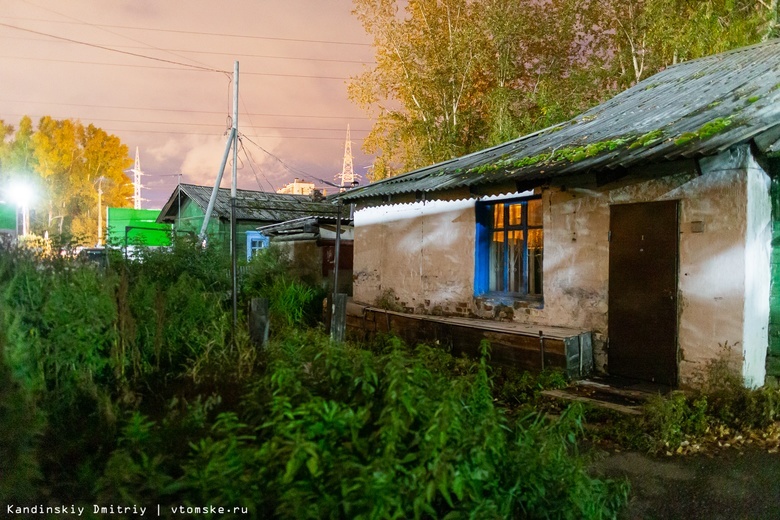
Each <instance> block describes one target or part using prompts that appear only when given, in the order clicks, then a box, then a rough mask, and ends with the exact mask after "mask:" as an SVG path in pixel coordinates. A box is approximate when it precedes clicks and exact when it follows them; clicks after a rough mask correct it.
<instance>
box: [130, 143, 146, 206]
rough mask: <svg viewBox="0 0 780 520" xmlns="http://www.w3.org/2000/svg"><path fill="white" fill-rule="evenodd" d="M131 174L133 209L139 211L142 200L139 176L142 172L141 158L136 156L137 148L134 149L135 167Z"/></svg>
mask: <svg viewBox="0 0 780 520" xmlns="http://www.w3.org/2000/svg"><path fill="white" fill-rule="evenodd" d="M130 171H131V172H133V188H134V189H133V208H135V209H141V201H142V200H143V199H142V198H141V188H142V187H143V186H141V176H142V175H143V174H144V172H143V171H142V170H141V157H140V155H139V154H138V147H137V146H136V147H135V166H134V167H133V169H132V170H130Z"/></svg>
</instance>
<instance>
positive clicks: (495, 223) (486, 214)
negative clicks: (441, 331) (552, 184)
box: [474, 197, 544, 299]
mask: <svg viewBox="0 0 780 520" xmlns="http://www.w3.org/2000/svg"><path fill="white" fill-rule="evenodd" d="M476 217H477V237H476V238H477V241H476V252H475V253H476V258H475V260H476V262H475V266H476V267H475V273H474V293H475V294H476V295H485V294H488V295H489V294H496V295H506V296H514V297H521V298H527V299H541V298H542V281H543V268H542V267H543V259H544V229H543V228H542V200H541V198H539V197H533V198H526V199H513V200H504V201H500V202H478V203H477V205H476Z"/></svg>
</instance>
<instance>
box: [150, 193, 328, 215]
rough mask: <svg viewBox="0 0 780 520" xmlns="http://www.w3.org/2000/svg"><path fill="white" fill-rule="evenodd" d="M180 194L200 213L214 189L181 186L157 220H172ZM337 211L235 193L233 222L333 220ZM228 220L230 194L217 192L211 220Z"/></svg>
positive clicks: (284, 196)
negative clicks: (331, 218)
mask: <svg viewBox="0 0 780 520" xmlns="http://www.w3.org/2000/svg"><path fill="white" fill-rule="evenodd" d="M179 190H181V193H182V195H183V196H185V197H188V198H189V199H191V200H192V201H193V202H195V203H196V204H197V205H198V206H199V207H200V208H202V209H203V211H204V212H205V211H206V208H208V204H209V199H210V198H211V192H212V190H213V187H211V186H197V185H195V184H181V185H180V186H179V187H178V188H177V189H176V190H174V192H173V194H172V195H171V197H170V198H169V199H168V202H167V203H166V204H165V206H164V207H163V209H162V210H161V211H160V217H159V220H165V219H166V218H171V217H173V216H174V213H175V212H176V211H177V210H176V200H177V198H178V194H179ZM337 211H338V209H337V207H336V206H335V205H333V204H331V203H330V202H313V201H312V200H311V198H310V197H308V196H306V195H291V194H288V193H273V192H265V191H252V190H236V220H251V221H258V222H284V221H286V220H292V219H296V218H301V217H307V216H333V217H335V216H336V214H337ZM215 216H216V217H218V218H222V219H229V218H230V190H229V189H228V188H220V189H219V191H218V192H217V200H216V202H215V203H214V211H213V213H212V218H213V217H215Z"/></svg>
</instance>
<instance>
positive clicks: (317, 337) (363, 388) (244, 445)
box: [104, 331, 627, 518]
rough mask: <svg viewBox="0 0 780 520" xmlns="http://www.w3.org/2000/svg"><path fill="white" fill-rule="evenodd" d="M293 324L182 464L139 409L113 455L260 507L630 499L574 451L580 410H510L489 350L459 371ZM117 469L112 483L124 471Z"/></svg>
mask: <svg viewBox="0 0 780 520" xmlns="http://www.w3.org/2000/svg"><path fill="white" fill-rule="evenodd" d="M288 332H289V336H288V337H287V338H285V339H283V340H280V341H277V342H275V343H274V344H273V345H271V346H270V347H269V352H268V372H267V373H266V374H265V375H264V376H263V377H262V378H261V379H258V380H257V381H256V382H255V383H254V384H252V385H250V391H249V393H248V394H247V396H246V397H245V399H244V404H243V406H242V409H241V410H240V411H230V412H223V413H221V414H219V415H218V416H217V418H216V420H215V421H214V422H213V423H211V427H210V429H209V430H208V432H207V433H206V434H205V435H203V436H202V437H201V438H200V439H198V440H191V441H190V446H191V450H190V452H189V454H188V455H187V457H186V458H185V460H184V461H183V462H182V463H181V464H180V465H179V467H178V468H170V467H167V468H166V464H165V454H164V453H163V452H161V451H160V449H159V447H158V446H159V442H158V441H157V440H155V439H156V438H157V437H161V436H165V427H164V426H162V425H152V424H149V422H148V421H147V420H146V419H144V418H138V417H134V418H132V419H131V422H130V423H129V425H130V426H131V431H139V430H140V431H142V433H143V436H144V439H147V440H145V441H144V442H142V443H135V445H134V446H135V447H132V449H130V448H131V446H129V445H128V447H127V448H124V451H123V452H122V453H119V454H117V457H119V459H117V460H118V462H117V463H116V464H120V462H121V461H123V460H126V461H127V462H126V463H122V464H124V465H130V467H132V468H134V469H133V470H132V472H131V474H132V475H137V476H136V477H133V478H132V479H131V480H130V482H136V483H141V482H144V483H148V482H153V481H158V482H160V487H159V488H158V489H156V490H147V491H145V493H147V499H148V500H153V501H157V502H158V503H170V501H171V496H170V493H174V494H175V495H176V497H175V501H178V502H176V503H192V504H200V503H229V504H235V505H237V506H243V507H247V508H249V510H250V511H251V512H252V514H254V515H255V516H258V517H263V518H266V517H267V518H271V517H273V518H391V517H392V518H421V517H440V516H442V517H443V516H447V517H448V518H461V517H463V518H467V517H470V518H609V517H614V516H615V515H616V513H617V511H618V510H619V508H620V507H621V506H622V504H624V503H625V500H626V493H627V488H626V487H625V485H623V484H618V483H613V482H609V481H600V480H596V479H592V478H591V477H589V476H588V475H587V473H586V471H585V468H584V463H583V461H582V460H581V459H580V458H579V457H578V456H577V455H576V450H575V442H576V437H577V435H578V434H579V432H580V430H581V412H580V411H579V410H578V409H577V408H572V409H570V410H569V411H567V412H566V413H564V414H563V416H562V418H561V419H560V420H558V421H556V422H554V423H553V424H549V423H548V422H547V421H546V420H544V419H542V418H541V417H540V416H529V417H526V418H524V419H523V420H522V421H518V422H516V423H512V422H509V421H508V420H507V419H506V418H505V416H504V415H503V413H502V412H501V410H500V409H497V408H495V407H494V405H493V398H492V394H491V391H490V385H491V381H490V377H489V374H488V368H487V365H486V362H485V360H484V359H483V360H482V361H481V362H479V363H476V364H474V370H473V371H471V372H470V373H469V374H464V375H462V376H451V375H446V374H445V373H443V372H442V371H439V370H438V369H437V370H430V369H429V368H428V367H427V366H426V365H425V364H424V362H423V361H421V359H420V358H418V357H414V356H411V355H409V353H408V351H407V349H406V347H404V346H403V345H401V343H400V342H399V341H398V340H394V341H393V343H395V345H388V346H387V347H386V348H385V349H383V351H382V352H371V351H368V350H362V349H358V348H355V347H350V346H336V345H332V344H331V343H330V342H329V340H328V339H327V338H326V337H325V336H323V335H321V334H318V333H315V332H311V331H304V332H300V333H295V332H292V331H288ZM423 350H424V348H423ZM439 361H441V360H439ZM439 366H441V364H440V363H439ZM141 426H143V428H141ZM126 435H127V434H126ZM137 437H138V434H133V438H137ZM188 438H191V437H188ZM122 445H123V446H125V445H127V443H126V442H125V441H123V443H122ZM156 446H157V447H156ZM155 447H156V448H155ZM150 448H151V451H150ZM139 461H147V467H141V466H139ZM155 461H157V462H155ZM148 464H151V466H148ZM109 467H110V468H115V466H114V464H109ZM161 468H165V470H164V471H162V476H161V474H160V473H161ZM114 473H115V470H114V469H112V471H111V472H110V473H108V474H107V475H106V477H105V479H104V485H105V484H107V483H110V482H114V483H116V482H117V479H119V482H120V483H121V482H122V480H121V479H122V478H123V477H121V472H120V474H119V476H117V475H115V474H114ZM177 475H181V476H180V477H175V476H177ZM172 479H173V480H172ZM144 485H146V484H144ZM269 490H273V492H269ZM166 495H168V496H166ZM109 496H113V495H110V494H109Z"/></svg>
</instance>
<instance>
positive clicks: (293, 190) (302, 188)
mask: <svg viewBox="0 0 780 520" xmlns="http://www.w3.org/2000/svg"><path fill="white" fill-rule="evenodd" d="M314 189H315V187H314V183H313V182H307V181H306V179H299V178H298V177H296V178H295V180H293V181H292V182H288V183H287V184H285V185H284V186H283V187H282V188H279V189H278V190H276V193H290V194H292V195H311V193H312V192H313V191H314Z"/></svg>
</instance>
